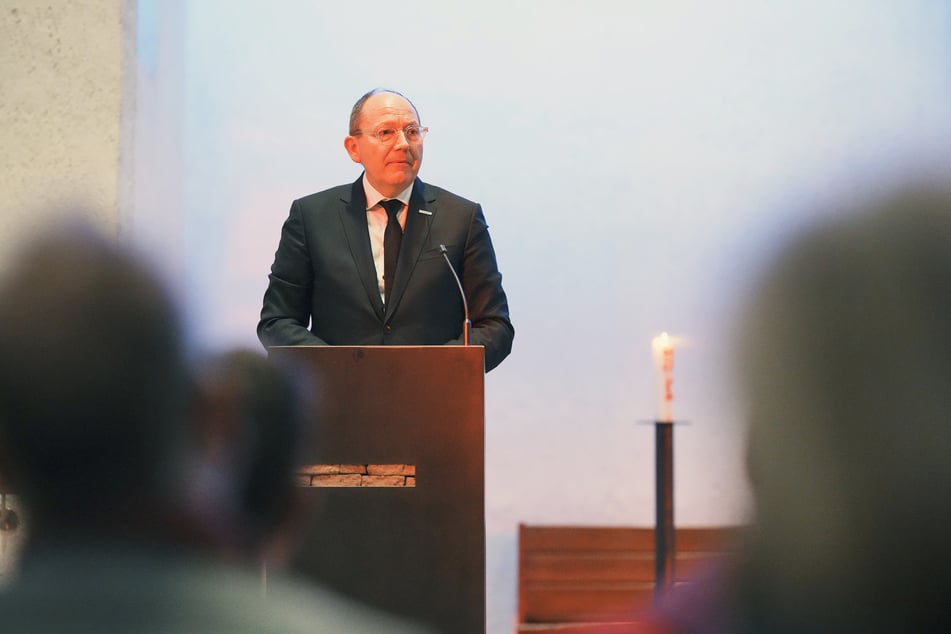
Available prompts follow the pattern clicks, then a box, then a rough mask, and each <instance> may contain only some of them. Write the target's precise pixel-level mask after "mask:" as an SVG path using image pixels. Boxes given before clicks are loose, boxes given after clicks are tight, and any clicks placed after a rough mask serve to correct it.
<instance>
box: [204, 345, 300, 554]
mask: <svg viewBox="0 0 951 634" xmlns="http://www.w3.org/2000/svg"><path fill="white" fill-rule="evenodd" d="M294 370H295V371H294V372H293V373H291V372H289V371H288V370H287V369H286V368H280V367H277V366H275V365H274V364H273V363H272V362H270V361H269V360H268V359H267V357H266V356H265V355H263V354H262V353H260V352H258V351H256V350H251V349H247V348H236V349H232V350H227V351H225V352H221V353H216V354H213V355H211V356H209V357H206V358H204V359H202V360H201V362H200V363H199V364H198V372H197V379H198V385H199V393H200V398H199V408H200V415H199V420H200V423H199V425H198V428H197V430H196V433H197V435H198V438H197V440H198V443H199V446H200V448H201V449H200V453H201V455H202V456H203V458H204V459H203V460H202V461H201V466H200V468H199V469H198V470H197V473H196V475H195V476H194V478H193V484H192V486H191V487H190V492H191V493H190V495H191V500H190V503H191V505H192V508H193V510H194V511H195V513H196V515H197V516H198V518H199V521H200V522H201V523H202V524H203V525H205V526H206V527H207V528H209V529H212V530H214V532H216V533H218V534H222V535H227V540H226V543H225V550H226V552H227V551H230V552H231V553H233V554H236V555H237V556H238V557H240V558H247V559H249V560H251V561H256V562H265V561H268V562H271V563H274V564H278V565H282V564H283V563H284V562H285V560H286V558H287V556H288V555H289V551H290V550H292V549H293V548H294V546H295V543H296V541H297V540H296V536H295V531H296V529H297V528H299V525H300V520H301V517H300V516H301V515H302V514H303V513H304V509H303V508H302V504H303V496H301V495H299V494H298V493H299V490H300V489H299V488H298V487H297V486H296V481H295V469H296V467H297V466H298V465H299V464H300V453H301V450H302V449H303V448H304V447H305V446H306V445H307V443H308V442H310V439H311V435H310V433H309V425H308V423H309V421H308V419H307V418H306V415H305V414H306V412H307V411H308V410H309V408H306V407H305V403H306V397H307V393H306V390H305V387H306V385H305V383H304V382H303V380H302V378H301V377H302V376H303V375H304V373H305V372H306V370H305V368H295V369H294Z"/></svg>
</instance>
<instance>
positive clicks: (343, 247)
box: [257, 89, 515, 371]
mask: <svg viewBox="0 0 951 634" xmlns="http://www.w3.org/2000/svg"><path fill="white" fill-rule="evenodd" d="M427 130H428V129H427V128H425V127H422V126H421V125H420V121H419V114H418V113H417V111H416V108H415V106H413V104H412V103H410V101H409V100H408V99H406V98H405V97H404V96H403V95H401V94H399V93H397V92H394V91H391V90H382V89H377V90H373V91H370V92H369V93H367V94H366V95H364V96H363V97H361V98H360V99H359V100H358V101H357V103H356V104H355V105H354V107H353V110H352V112H351V115H350V135H349V136H347V138H346V139H345V140H344V147H345V148H346V150H347V153H348V154H349V155H350V158H351V159H353V161H354V162H355V163H361V164H362V165H363V168H364V173H363V175H362V176H361V177H360V178H359V179H357V181H356V182H354V183H353V184H351V185H341V186H338V187H334V188H331V189H328V190H325V191H322V192H319V193H316V194H312V195H310V196H306V197H304V198H300V199H298V200H295V201H294V202H293V204H292V205H291V210H290V215H289V217H288V219H287V220H286V221H285V223H284V228H283V230H282V233H281V240H280V244H279V245H278V248H277V253H276V254H275V256H274V264H273V265H272V266H271V274H270V276H269V278H268V279H269V283H268V288H267V291H266V292H265V294H264V306H263V308H262V310H261V321H260V322H259V323H258V328H257V331H258V337H259V338H260V339H261V342H262V343H263V344H264V345H265V346H272V345H443V344H461V343H462V342H463V328H464V321H465V315H464V310H463V303H462V299H461V298H460V296H459V290H458V288H457V286H456V282H455V280H454V278H453V275H452V273H451V272H450V271H449V269H448V267H447V265H446V262H445V261H444V259H443V255H442V249H441V246H443V245H444V246H445V248H446V250H447V254H448V257H449V260H450V261H451V262H452V266H453V268H454V269H455V270H456V271H457V273H458V275H459V277H460V281H461V283H462V287H463V290H464V292H465V296H466V299H467V301H468V308H469V316H470V319H471V321H472V331H471V333H472V334H471V338H470V342H471V343H472V344H473V345H480V346H484V347H485V369H486V371H489V370H491V369H492V368H494V367H495V366H497V365H498V364H499V363H501V362H502V360H503V359H504V358H505V357H506V356H508V354H509V352H510V351H511V349H512V339H513V338H514V336H515V330H514V328H513V327H512V322H511V321H510V320H509V311H508V300H507V299H506V297H505V291H504V290H503V289H502V275H501V273H500V272H499V269H498V265H497V263H496V258H495V251H494V250H493V248H492V240H491V239H490V237H489V231H488V225H487V224H486V221H485V216H484V215H483V213H482V207H481V206H480V205H479V204H478V203H474V202H471V201H469V200H466V199H464V198H462V197H460V196H457V195H455V194H453V193H451V192H448V191H446V190H444V189H441V188H439V187H434V186H433V185H428V184H426V183H424V182H422V181H421V180H419V179H418V178H417V174H418V172H419V167H420V165H421V163H422V159H423V140H424V138H425V136H426V132H427ZM308 324H309V326H310V327H309V329H308Z"/></svg>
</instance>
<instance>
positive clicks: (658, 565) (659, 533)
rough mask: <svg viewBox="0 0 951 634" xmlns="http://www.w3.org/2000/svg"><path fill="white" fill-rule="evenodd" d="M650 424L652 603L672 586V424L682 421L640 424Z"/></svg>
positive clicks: (674, 547)
mask: <svg viewBox="0 0 951 634" xmlns="http://www.w3.org/2000/svg"><path fill="white" fill-rule="evenodd" d="M642 422H644V423H646V424H652V425H654V600H655V601H658V600H660V598H661V597H662V596H663V595H664V593H666V592H667V591H668V590H669V589H670V588H672V587H673V585H674V580H675V574H676V566H675V560H676V553H677V545H676V539H675V536H676V531H675V526H674V425H681V424H685V423H686V421H669V420H668V421H664V420H655V421H642Z"/></svg>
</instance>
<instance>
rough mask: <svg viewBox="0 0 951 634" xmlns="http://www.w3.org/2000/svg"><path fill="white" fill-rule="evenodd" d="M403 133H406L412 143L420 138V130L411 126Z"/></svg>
mask: <svg viewBox="0 0 951 634" xmlns="http://www.w3.org/2000/svg"><path fill="white" fill-rule="evenodd" d="M403 132H405V133H406V138H407V139H409V140H411V141H415V140H416V139H418V138H419V128H414V127H412V126H410V127H408V128H406V129H405V130H403Z"/></svg>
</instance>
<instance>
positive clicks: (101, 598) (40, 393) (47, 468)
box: [0, 226, 418, 632]
mask: <svg viewBox="0 0 951 634" xmlns="http://www.w3.org/2000/svg"><path fill="white" fill-rule="evenodd" d="M198 393H199V390H198V389H196V381H195V379H194V376H193V373H192V371H191V370H190V368H189V366H188V362H187V354H186V350H185V346H184V344H183V335H182V332H181V330H180V327H179V322H178V318H177V315H176V311H175V310H174V306H173V305H172V303H171V302H170V300H169V298H168V296H167V295H166V293H165V292H164V291H163V289H162V288H161V286H160V285H159V284H158V283H157V281H156V279H155V278H154V277H153V275H152V274H151V273H150V271H149V270H148V269H147V268H146V267H145V266H143V265H142V264H141V263H139V262H138V261H137V260H136V259H135V258H134V257H132V256H131V255H130V254H128V253H126V252H124V251H122V250H121V249H117V248H115V247H114V246H112V245H110V244H109V243H108V242H107V241H105V240H104V239H103V238H102V237H101V236H99V235H98V234H97V233H96V232H94V231H92V230H90V229H88V227H85V226H70V227H66V228H64V229H62V230H60V231H49V232H47V233H45V234H43V235H41V236H40V237H39V238H38V239H37V240H35V241H32V242H30V244H29V245H28V246H27V248H26V249H25V251H24V252H23V253H22V254H20V256H19V258H18V259H17V260H15V261H14V264H13V267H12V269H11V270H9V271H7V275H6V276H4V279H3V280H2V282H0V465H3V468H4V471H5V474H6V475H7V476H9V481H10V483H11V488H12V489H13V490H15V491H17V492H18V494H19V497H20V498H21V499H22V502H23V505H24V508H25V511H26V514H27V515H28V517H29V520H30V522H29V524H30V531H29V535H28V542H27V545H26V547H25V550H24V552H23V555H22V559H21V562H20V563H21V566H20V569H19V570H18V574H17V575H16V578H15V579H14V582H13V583H12V585H11V586H10V587H9V588H8V589H7V590H6V591H5V592H3V593H0V620H2V623H3V630H4V631H7V630H9V631H41V632H67V631H68V632H112V631H123V632H126V631H128V632H261V631H275V632H388V631H407V632H408V631H418V630H417V629H416V628H411V627H404V625H405V624H403V623H402V622H397V621H395V620H392V619H390V618H389V617H387V616H384V615H381V614H379V613H376V612H373V611H372V610H369V609H367V608H365V607H364V606H362V605H359V604H356V603H353V602H350V601H347V600H345V599H342V598H340V597H338V596H336V595H333V594H331V593H329V592H326V591H324V590H322V589H318V588H313V587H309V586H303V585H299V584H296V583H293V582H291V581H289V580H283V579H275V578H272V579H270V580H269V583H268V594H267V597H266V598H265V597H262V596H261V595H262V593H261V583H260V577H259V574H258V572H257V570H256V569H255V568H254V567H252V566H248V565H241V564H239V563H237V562H236V561H235V559H236V558H227V557H222V552H225V551H226V548H225V546H228V547H233V548H234V551H233V552H237V553H241V552H244V553H251V552H253V545H254V544H263V543H265V542H266V541H267V536H266V535H265V533H267V532H268V530H269V529H268V527H267V526H268V522H269V521H271V516H269V513H270V511H269V512H268V513H263V514H262V515H261V516H260V517H251V514H247V515H242V513H243V512H244V511H247V510H248V509H247V508H244V509H243V510H242V507H241V505H240V504H239V505H236V506H235V507H234V508H235V509H236V511H235V513H234V515H233V517H234V518H236V519H237V520H246V521H247V522H248V526H242V528H248V527H253V528H252V529H251V530H249V531H248V532H247V536H245V537H242V540H243V541H242V540H238V539H235V537H234V536H233V535H227V534H225V535H224V536H223V534H222V533H221V532H219V531H214V530H209V523H208V522H204V521H201V518H199V517H197V516H196V515H195V514H194V513H193V512H192V510H193V506H192V505H191V504H189V503H187V502H185V500H194V499H196V496H195V495H192V494H191V493H190V492H189V489H190V487H191V486H192V485H193V483H194V482H196V481H200V480H201V478H200V477H199V475H198V474H200V473H201V472H202V471H203V469H202V468H201V466H200V465H202V464H203V463H204V462H206V461H208V460H210V459H211V458H210V457H209V454H207V453H206V452H205V449H206V448H205V447H203V446H202V445H201V444H200V443H198V442H196V435H199V434H200V433H202V432H203V431H204V430H206V429H207V428H208V425H210V424H211V423H208V422H206V421H204V420H201V419H199V418H196V416H198V415H199V414H201V413H202V408H200V407H198V406H197V398H196V397H197V394H198ZM237 442H240V441H237ZM229 450H231V449H229ZM258 455H259V457H261V458H262V460H263V461H264V462H267V457H266V456H267V454H266V453H258ZM282 468H283V466H282V465H280V464H274V465H271V464H264V465H262V466H260V468H257V467H251V468H249V469H248V470H246V471H245V473H244V475H243V476H239V477H235V478H228V477H225V478H224V479H223V484H222V486H221V487H220V489H219V491H218V493H216V494H215V495H220V496H229V495H231V492H232V490H239V491H248V490H249V489H254V487H255V486H256V485H257V484H261V485H262V486H265V484H264V483H252V482H251V481H250V480H249V479H253V478H254V477H256V475H258V474H261V473H264V474H265V475H267V474H268V473H270V474H271V475H272V476H273V474H274V472H273V471H272V469H273V470H280V469H282ZM275 477H276V476H275ZM272 482H273V483H275V485H276V486H277V483H276V479H275V480H272ZM286 494H287V492H286V491H285V490H275V495H278V496H283V495H286ZM215 495H211V494H210V493H208V492H206V494H205V496H204V499H205V500H206V501H207V503H208V504H209V505H210V506H211V507H212V508H219V507H220V508H224V507H225V506H226V504H225V503H222V502H219V501H218V500H217V499H216V497H215ZM263 497H266V493H265V492H262V491H254V492H253V493H251V494H250V497H249V498H247V499H249V500H251V499H253V500H260V499H262V498H263ZM238 499H240V496H238ZM268 502H270V501H268ZM276 504H277V505H278V506H281V505H282V504H283V503H282V502H276ZM258 509H259V507H257V506H255V507H254V510H255V511H257V510H258ZM275 521H276V520H275ZM235 544H238V545H237V546H235Z"/></svg>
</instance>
